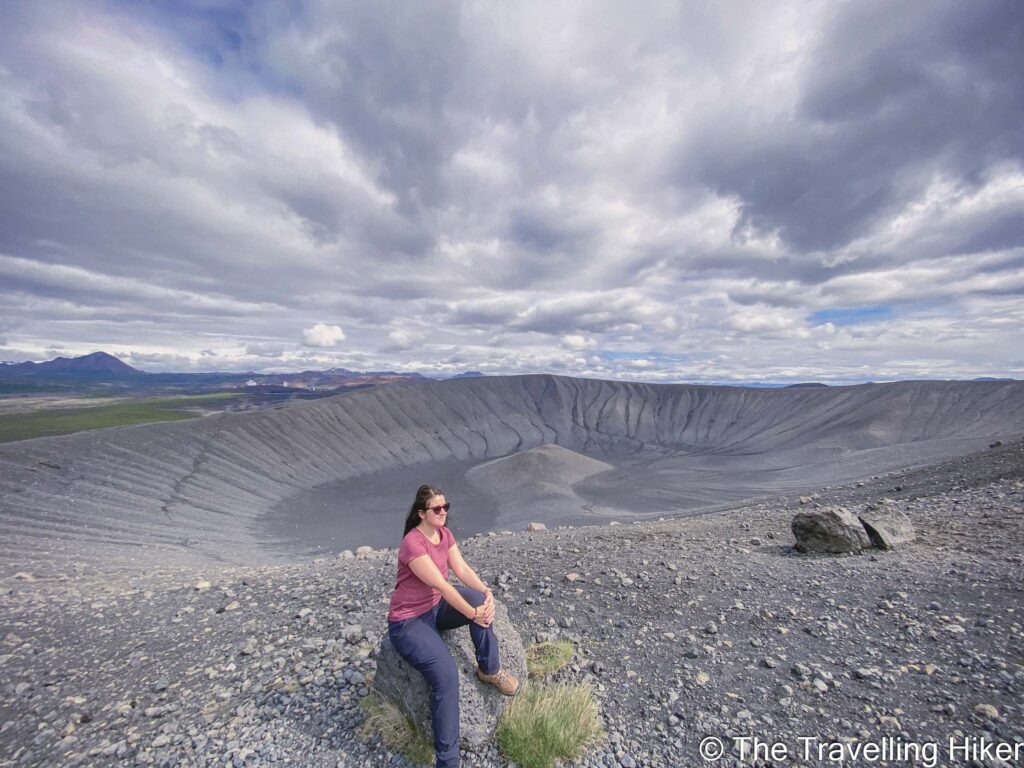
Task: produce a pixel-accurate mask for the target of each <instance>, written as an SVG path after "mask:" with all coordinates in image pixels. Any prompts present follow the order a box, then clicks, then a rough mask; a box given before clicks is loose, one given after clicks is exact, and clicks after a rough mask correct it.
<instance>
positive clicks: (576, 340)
mask: <svg viewBox="0 0 1024 768" xmlns="http://www.w3.org/2000/svg"><path fill="white" fill-rule="evenodd" d="M562 346H563V347H565V348H566V349H572V350H577V351H582V350H585V349H594V348H595V347H596V346H597V341H595V340H594V339H591V338H588V337H586V336H583V335H582V334H578V333H570V334H566V335H565V336H563V337H562Z"/></svg>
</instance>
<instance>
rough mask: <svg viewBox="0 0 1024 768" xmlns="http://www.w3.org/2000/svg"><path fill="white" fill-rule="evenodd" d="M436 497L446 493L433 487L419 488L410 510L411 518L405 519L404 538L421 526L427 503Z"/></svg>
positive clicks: (422, 486) (423, 486) (424, 486)
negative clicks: (422, 513)
mask: <svg viewBox="0 0 1024 768" xmlns="http://www.w3.org/2000/svg"><path fill="white" fill-rule="evenodd" d="M435 496H444V491H442V490H441V489H440V488H435V487H434V486H432V485H421V486H420V487H419V490H418V491H416V498H415V499H413V502H412V508H411V509H410V510H409V516H408V517H406V518H405V531H403V532H402V538H405V535H406V534H407V533H409V531H411V530H412V529H413V528H415V527H416V526H417V525H419V524H420V512H423V511H425V510H426V508H427V502H428V501H430V500H431V499H432V498H434V497H435Z"/></svg>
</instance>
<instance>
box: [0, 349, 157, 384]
mask: <svg viewBox="0 0 1024 768" xmlns="http://www.w3.org/2000/svg"><path fill="white" fill-rule="evenodd" d="M9 374H13V375H15V376H87V377H90V378H93V377H103V378H110V379H126V378H133V377H137V376H145V375H146V374H145V373H143V372H142V371H140V370H137V369H135V368H132V367H131V366H130V365H128V364H127V363H123V362H121V361H120V360H118V359H117V358H116V357H114V356H113V355H108V354H107V353H106V352H93V353H92V354H91V355H83V356H81V357H58V358H55V359H53V360H48V361H47V362H45V363H32V362H27V363H0V376H3V375H9Z"/></svg>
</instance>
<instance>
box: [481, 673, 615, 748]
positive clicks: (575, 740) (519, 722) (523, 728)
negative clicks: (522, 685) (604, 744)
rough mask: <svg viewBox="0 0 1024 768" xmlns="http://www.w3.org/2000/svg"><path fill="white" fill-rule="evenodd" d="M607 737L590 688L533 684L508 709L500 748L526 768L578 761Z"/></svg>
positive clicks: (506, 709)
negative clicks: (601, 739) (563, 761)
mask: <svg viewBox="0 0 1024 768" xmlns="http://www.w3.org/2000/svg"><path fill="white" fill-rule="evenodd" d="M603 735H604V732H603V730H602V729H601V720H600V716H599V715H598V712H597V703H596V702H595V701H594V694H593V691H592V690H591V688H590V686H589V685H576V686H566V685H553V686H543V685H531V686H530V687H528V688H526V689H525V690H524V691H523V692H522V693H520V694H519V695H518V696H517V697H516V698H514V699H513V700H512V701H511V702H509V705H508V706H507V707H506V708H505V713H504V714H503V715H502V717H501V722H500V723H499V724H498V747H499V748H500V749H501V752H502V754H503V755H504V756H505V757H506V758H507V759H508V760H511V761H513V762H515V763H518V764H519V765H521V766H523V768H551V766H553V765H554V763H555V760H567V761H572V760H577V759H579V757H580V756H581V755H582V754H583V752H584V751H585V750H586V748H587V746H589V745H590V744H592V743H593V742H595V741H597V740H598V739H600V738H601V737H602V736H603Z"/></svg>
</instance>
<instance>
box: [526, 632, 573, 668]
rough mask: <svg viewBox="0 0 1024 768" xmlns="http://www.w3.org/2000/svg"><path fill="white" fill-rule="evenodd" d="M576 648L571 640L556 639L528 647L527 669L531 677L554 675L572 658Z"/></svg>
mask: <svg viewBox="0 0 1024 768" xmlns="http://www.w3.org/2000/svg"><path fill="white" fill-rule="evenodd" d="M573 653H575V648H574V647H573V644H572V642H571V641H569V640H554V641H548V642H543V643H537V644H536V645H531V646H530V647H529V648H527V649H526V669H527V671H528V672H529V673H530V677H544V676H545V675H553V674H554V673H555V672H557V671H558V670H560V669H561V668H562V667H564V666H565V665H566V664H568V663H569V662H570V661H571V660H572V655H573Z"/></svg>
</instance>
